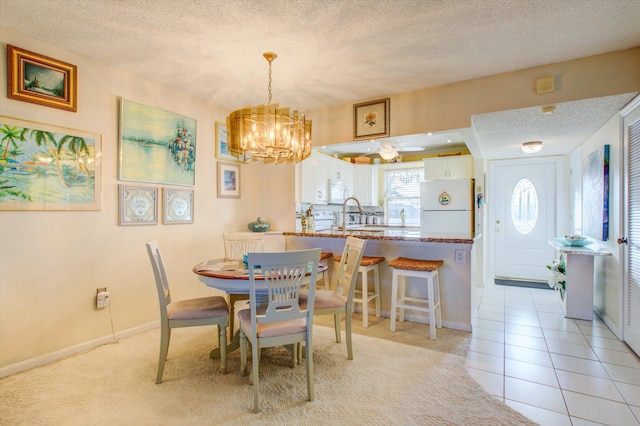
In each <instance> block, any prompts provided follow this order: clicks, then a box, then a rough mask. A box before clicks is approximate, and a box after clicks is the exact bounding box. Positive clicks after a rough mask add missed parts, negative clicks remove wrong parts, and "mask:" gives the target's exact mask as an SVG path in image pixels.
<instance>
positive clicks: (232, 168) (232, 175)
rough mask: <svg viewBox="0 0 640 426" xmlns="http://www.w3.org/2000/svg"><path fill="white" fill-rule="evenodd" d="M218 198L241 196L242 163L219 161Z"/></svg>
mask: <svg viewBox="0 0 640 426" xmlns="http://www.w3.org/2000/svg"><path fill="white" fill-rule="evenodd" d="M218 198H240V165H239V164H232V163H223V162H220V161H218Z"/></svg>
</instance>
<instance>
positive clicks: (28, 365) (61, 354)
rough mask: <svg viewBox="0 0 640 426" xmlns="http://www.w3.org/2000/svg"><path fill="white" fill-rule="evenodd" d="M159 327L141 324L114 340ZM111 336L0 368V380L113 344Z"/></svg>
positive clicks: (154, 324)
mask: <svg viewBox="0 0 640 426" xmlns="http://www.w3.org/2000/svg"><path fill="white" fill-rule="evenodd" d="M158 327H160V321H159V320H158V321H152V322H150V323H147V324H142V325H139V326H137V327H133V328H130V329H127V330H123V331H120V332H118V333H116V335H115V336H116V340H119V339H125V338H127V337H129V336H133V335H135V334H139V333H143V332H145V331H147V330H152V329H154V328H158ZM113 342H114V340H113V336H111V335H108V336H103V337H100V338H98V339H95V340H90V341H88V342H84V343H80V344H78V345H74V346H70V347H68V348H64V349H60V350H57V351H55V352H51V353H48V354H45V355H41V356H37V357H35V358H30V359H27V360H24V361H20V362H16V363H15V364H10V365H7V366H5V367H1V368H0V379H1V378H3V377H7V376H11V375H13V374H16V373H20V372H22V371H26V370H30V369H32V368H35V367H40V366H42V365H45V364H49V363H51V362H54V361H57V360H59V359H62V358H66V357H68V356H71V355H76V354H79V353H82V352H87V351H90V350H92V349H95V348H97V347H98V346H102V345H105V344H107V343H113Z"/></svg>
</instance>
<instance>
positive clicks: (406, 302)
mask: <svg viewBox="0 0 640 426" xmlns="http://www.w3.org/2000/svg"><path fill="white" fill-rule="evenodd" d="M443 263H444V262H443V261H442V260H420V259H409V258H406V257H399V258H397V259H394V260H392V261H391V262H389V266H390V267H391V268H393V280H392V282H391V327H390V330H391V331H392V332H394V331H396V309H400V322H403V321H404V310H405V309H411V310H414V311H422V312H428V313H429V329H430V331H431V340H436V327H437V328H442V307H441V305H440V280H439V278H438V269H439V268H440V267H441V266H442V264H443ZM408 277H416V278H424V279H426V280H427V298H426V299H425V298H422V297H410V296H407V294H406V283H407V278H408ZM398 285H399V287H400V299H398Z"/></svg>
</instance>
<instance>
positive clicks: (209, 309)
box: [167, 296, 229, 320]
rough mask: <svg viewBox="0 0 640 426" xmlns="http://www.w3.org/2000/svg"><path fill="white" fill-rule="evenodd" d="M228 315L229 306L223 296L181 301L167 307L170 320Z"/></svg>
mask: <svg viewBox="0 0 640 426" xmlns="http://www.w3.org/2000/svg"><path fill="white" fill-rule="evenodd" d="M228 314H229V306H228V305H227V301H226V300H225V299H224V297H222V296H211V297H202V298H199V299H188V300H180V301H177V302H171V303H169V304H168V305H167V317H168V318H169V319H170V320H182V319H200V318H211V317H219V316H225V315H228Z"/></svg>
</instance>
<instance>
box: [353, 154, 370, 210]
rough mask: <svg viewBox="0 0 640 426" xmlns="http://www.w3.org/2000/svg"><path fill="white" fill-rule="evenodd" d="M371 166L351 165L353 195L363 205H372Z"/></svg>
mask: <svg viewBox="0 0 640 426" xmlns="http://www.w3.org/2000/svg"><path fill="white" fill-rule="evenodd" d="M372 177H373V166H371V165H369V164H354V165H353V195H355V196H356V198H357V199H358V200H359V201H360V204H362V205H363V206H370V205H372V200H373V186H372V183H373V179H372Z"/></svg>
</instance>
